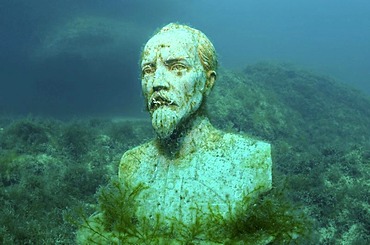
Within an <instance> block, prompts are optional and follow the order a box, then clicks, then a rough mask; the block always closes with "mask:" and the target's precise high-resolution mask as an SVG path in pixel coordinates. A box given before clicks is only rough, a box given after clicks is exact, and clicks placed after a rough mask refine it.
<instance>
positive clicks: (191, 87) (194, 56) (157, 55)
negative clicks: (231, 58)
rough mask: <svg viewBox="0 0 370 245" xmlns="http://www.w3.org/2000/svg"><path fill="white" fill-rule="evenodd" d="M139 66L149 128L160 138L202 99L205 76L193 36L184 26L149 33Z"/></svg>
mask: <svg viewBox="0 0 370 245" xmlns="http://www.w3.org/2000/svg"><path fill="white" fill-rule="evenodd" d="M141 69H142V90H143V94H144V96H145V98H146V102H147V108H148V110H149V113H150V114H151V117H152V125H153V128H154V130H155V131H156V133H157V135H158V136H159V137H160V138H167V137H169V136H170V135H171V134H172V133H173V132H174V130H175V129H176V127H177V126H179V124H180V123H181V122H182V121H183V120H184V119H186V118H188V117H189V116H190V115H191V114H193V113H194V112H196V111H197V110H198V109H199V107H200V105H201V103H202V100H203V94H204V90H205V89H206V87H205V86H206V81H207V77H206V73H205V71H204V68H203V66H202V64H201V61H200V59H199V56H198V52H197V40H196V36H195V35H194V34H193V33H191V32H190V31H188V30H185V29H174V30H169V31H165V32H162V33H159V34H157V35H155V36H153V37H152V38H151V39H150V40H149V41H148V43H147V44H146V45H145V48H144V51H143V57H142V62H141Z"/></svg>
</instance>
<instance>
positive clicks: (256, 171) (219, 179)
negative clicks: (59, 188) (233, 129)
mask: <svg viewBox="0 0 370 245" xmlns="http://www.w3.org/2000/svg"><path fill="white" fill-rule="evenodd" d="M194 123H195V124H196V125H195V126H194V128H193V129H192V130H191V131H190V132H189V133H188V134H187V135H186V136H185V138H184V139H183V142H182V143H183V145H184V146H186V147H184V148H183V149H181V150H180V151H179V152H178V154H176V155H171V154H168V153H167V152H163V151H161V148H160V147H158V143H157V142H156V140H153V141H151V142H149V143H146V144H143V145H141V146H138V147H136V148H134V149H132V150H129V151H128V152H126V153H125V154H124V155H123V157H122V160H121V165H120V169H119V176H120V178H122V179H124V180H125V181H127V182H129V183H131V184H132V185H133V186H135V185H139V184H143V185H144V186H146V187H147V188H146V189H144V190H143V191H142V192H141V193H140V194H139V196H138V198H137V203H138V207H137V208H138V209H137V215H138V217H140V218H141V217H146V218H147V219H148V220H152V221H154V220H155V219H156V217H157V216H158V215H159V217H160V221H161V222H167V223H168V222H174V220H176V221H178V222H180V223H182V224H185V225H192V224H193V223H194V222H195V221H196V217H198V218H199V217H200V216H204V217H207V214H210V213H211V212H217V213H219V214H221V215H222V216H223V217H224V218H228V217H229V216H230V215H231V214H233V213H235V212H236V211H237V210H238V207H241V205H242V203H244V202H245V201H246V198H253V197H255V195H256V194H259V193H261V192H264V191H266V190H269V189H270V188H271V181H272V176H271V155H270V145H269V144H267V143H264V142H261V141H256V140H253V139H250V138H247V137H244V136H241V135H236V134H231V133H224V132H221V131H219V130H216V129H214V128H213V127H212V126H211V124H210V123H209V121H208V119H206V118H202V119H197V120H196V121H195V122H194Z"/></svg>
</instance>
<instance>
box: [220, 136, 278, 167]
mask: <svg viewBox="0 0 370 245" xmlns="http://www.w3.org/2000/svg"><path fill="white" fill-rule="evenodd" d="M218 144H219V146H218V148H219V149H222V150H223V153H224V155H225V156H228V158H230V160H243V159H254V161H252V162H256V164H257V163H258V162H265V163H267V164H270V162H271V145H270V144H269V143H267V142H264V141H260V140H257V139H254V138H251V137H248V136H246V135H242V134H235V133H224V134H223V137H222V141H220V142H219V143H218ZM266 161H267V162H266ZM249 164H250V163H249ZM250 167H251V166H250Z"/></svg>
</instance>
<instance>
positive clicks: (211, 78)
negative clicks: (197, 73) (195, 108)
mask: <svg viewBox="0 0 370 245" xmlns="http://www.w3.org/2000/svg"><path fill="white" fill-rule="evenodd" d="M215 81H216V72H215V71H208V72H207V81H206V84H205V94H206V95H208V94H209V92H211V90H212V88H213V85H214V84H215Z"/></svg>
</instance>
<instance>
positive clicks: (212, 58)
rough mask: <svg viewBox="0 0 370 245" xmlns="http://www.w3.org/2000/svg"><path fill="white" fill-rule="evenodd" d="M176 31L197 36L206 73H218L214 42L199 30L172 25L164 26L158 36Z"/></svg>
mask: <svg viewBox="0 0 370 245" xmlns="http://www.w3.org/2000/svg"><path fill="white" fill-rule="evenodd" d="M176 29H183V30H186V31H188V32H190V33H192V34H193V35H195V36H196V38H195V39H196V43H197V51H198V56H199V59H200V61H201V63H202V66H203V68H204V70H205V72H206V73H207V72H209V71H214V72H215V73H216V72H217V68H218V61H217V54H216V50H215V47H214V46H213V44H212V42H211V41H210V40H209V39H208V37H207V36H206V35H205V34H204V33H203V32H201V31H199V30H197V29H194V28H191V27H189V26H187V25H181V24H177V23H170V24H168V25H166V26H164V27H163V28H162V29H160V30H159V31H158V32H157V33H156V34H160V33H163V32H167V31H171V30H176ZM215 75H216V74H215Z"/></svg>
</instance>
